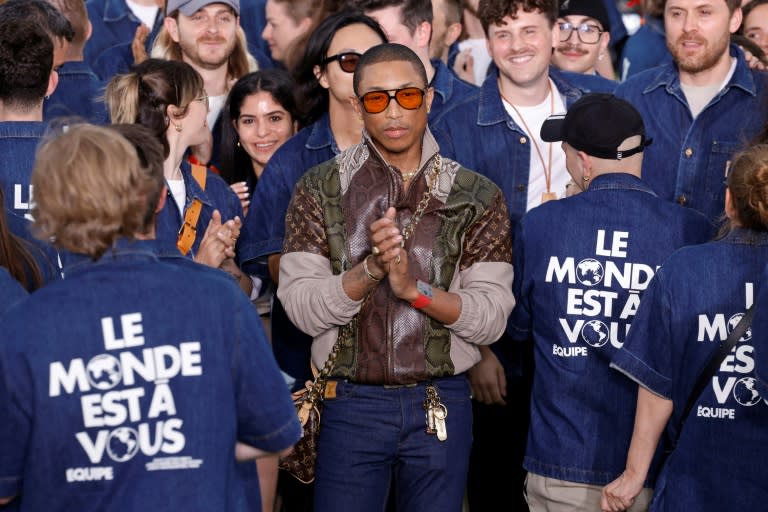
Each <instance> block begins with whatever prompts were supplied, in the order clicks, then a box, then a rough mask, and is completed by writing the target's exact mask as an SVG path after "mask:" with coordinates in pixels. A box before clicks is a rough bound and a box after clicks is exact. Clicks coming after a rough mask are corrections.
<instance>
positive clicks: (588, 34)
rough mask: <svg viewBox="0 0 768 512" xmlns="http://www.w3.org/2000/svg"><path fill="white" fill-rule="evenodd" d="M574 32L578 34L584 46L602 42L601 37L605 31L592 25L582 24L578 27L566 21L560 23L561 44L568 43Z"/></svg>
mask: <svg viewBox="0 0 768 512" xmlns="http://www.w3.org/2000/svg"><path fill="white" fill-rule="evenodd" d="M574 31H576V33H577V34H578V38H579V41H581V42H582V43H584V44H596V43H597V42H598V41H600V36H601V35H603V30H600V27H598V26H597V25H593V24H592V23H582V24H581V25H578V26H577V25H573V24H572V23H568V22H567V21H566V22H563V23H560V42H561V43H564V42H566V41H568V40H569V39H570V38H571V35H572V34H573V32H574Z"/></svg>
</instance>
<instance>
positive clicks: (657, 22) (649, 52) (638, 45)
mask: <svg viewBox="0 0 768 512" xmlns="http://www.w3.org/2000/svg"><path fill="white" fill-rule="evenodd" d="M619 62H620V66H621V68H620V69H618V70H617V71H618V73H619V76H620V77H621V80H622V81H624V80H626V79H627V78H629V77H631V76H634V75H637V74H638V73H640V72H641V71H645V70H646V69H650V68H653V67H656V66H660V65H662V64H670V63H672V54H671V53H669V50H668V49H667V37H666V35H665V34H664V20H663V19H661V18H651V17H649V16H646V17H645V18H644V22H643V24H642V25H641V26H640V28H639V29H637V32H635V33H634V34H632V35H631V36H629V39H627V42H626V44H625V45H624V48H623V50H622V52H621V59H619Z"/></svg>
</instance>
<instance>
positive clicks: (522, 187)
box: [517, 184, 525, 192]
mask: <svg viewBox="0 0 768 512" xmlns="http://www.w3.org/2000/svg"><path fill="white" fill-rule="evenodd" d="M517 190H518V192H523V191H524V190H525V185H523V184H520V185H518V186H517Z"/></svg>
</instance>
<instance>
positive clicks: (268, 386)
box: [0, 242, 301, 512]
mask: <svg viewBox="0 0 768 512" xmlns="http://www.w3.org/2000/svg"><path fill="white" fill-rule="evenodd" d="M179 259H180V260H183V259H181V258H179ZM187 263H188V264H184V261H182V262H181V263H171V262H169V261H167V260H165V261H161V260H159V259H158V258H157V256H156V255H155V252H154V249H153V248H152V247H151V243H145V242H133V243H121V244H119V245H118V247H117V248H116V249H115V250H114V251H111V252H109V253H107V254H106V255H105V256H103V257H102V258H100V259H99V260H98V261H96V262H93V261H90V260H89V259H87V258H83V259H82V260H81V261H79V262H77V263H74V264H73V265H72V266H70V267H68V268H67V269H66V272H67V276H68V277H67V279H65V280H63V281H59V282H56V283H52V284H51V285H49V286H46V287H44V288H42V289H40V290H39V291H37V292H35V293H34V294H33V295H30V296H29V298H28V299H26V300H24V301H23V302H22V303H19V304H18V305H17V306H15V307H13V308H12V309H11V310H10V311H9V313H8V314H7V315H5V316H4V317H3V318H2V320H1V321H0V329H2V331H0V332H3V333H4V334H3V343H2V345H1V346H0V367H2V371H0V412H2V418H3V421H2V422H0V445H2V446H3V450H1V451H0V474H2V475H3V477H4V478H3V479H2V480H0V495H2V496H12V495H14V494H21V496H22V501H21V510H22V511H28V510H29V511H43V510H45V511H57V510H61V511H71V510H78V511H83V512H87V511H103V510H115V511H129V510H171V509H172V510H193V511H194V510H199V511H209V510H222V511H227V510H242V508H241V507H242V504H243V502H242V498H243V495H244V494H245V490H244V489H243V485H242V484H243V482H242V481H241V480H240V479H239V475H238V474H237V470H236V465H235V459H234V445H235V441H236V440H240V441H243V442H245V443H246V444H249V445H251V446H254V447H257V448H260V449H263V450H265V451H270V452H275V451H279V450H282V449H284V448H287V447H288V446H290V445H291V444H292V443H294V442H295V441H296V440H297V439H298V438H299V435H300V432H301V431H300V427H299V424H298V421H297V419H296V413H295V410H294V408H293V404H292V403H291V400H290V396H289V394H288V393H287V390H286V387H285V383H284V381H283V378H282V376H281V374H280V372H279V370H278V368H277V365H276V364H275V361H274V358H273V357H272V355H271V351H270V347H269V344H268V342H267V341H266V338H265V336H264V333H263V330H262V326H261V320H260V318H259V317H258V315H257V313H256V312H255V310H254V309H253V306H252V305H251V303H250V301H249V300H248V299H247V298H246V297H245V295H244V294H243V293H242V292H241V291H240V290H239V289H238V288H237V287H236V286H235V285H234V284H233V283H232V282H231V281H230V280H228V279H227V278H224V277H221V276H220V273H219V272H216V271H214V270H212V269H208V268H206V267H204V266H202V265H195V264H192V263H191V262H188V261H187ZM196 298H197V299H200V300H195V299H196ZM190 299H191V300H190ZM41 319H44V320H45V321H41ZM163 469H173V470H172V471H163Z"/></svg>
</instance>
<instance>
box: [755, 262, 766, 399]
mask: <svg viewBox="0 0 768 512" xmlns="http://www.w3.org/2000/svg"><path fill="white" fill-rule="evenodd" d="M766 308H768V265H767V266H766V267H765V270H764V271H763V277H762V279H761V280H760V294H759V295H758V297H757V301H756V302H755V316H754V317H753V319H752V335H753V336H755V339H765V338H766V337H767V336H768V315H767V314H766ZM755 379H756V381H757V390H758V392H759V393H760V396H765V397H768V348H763V347H757V350H755Z"/></svg>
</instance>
